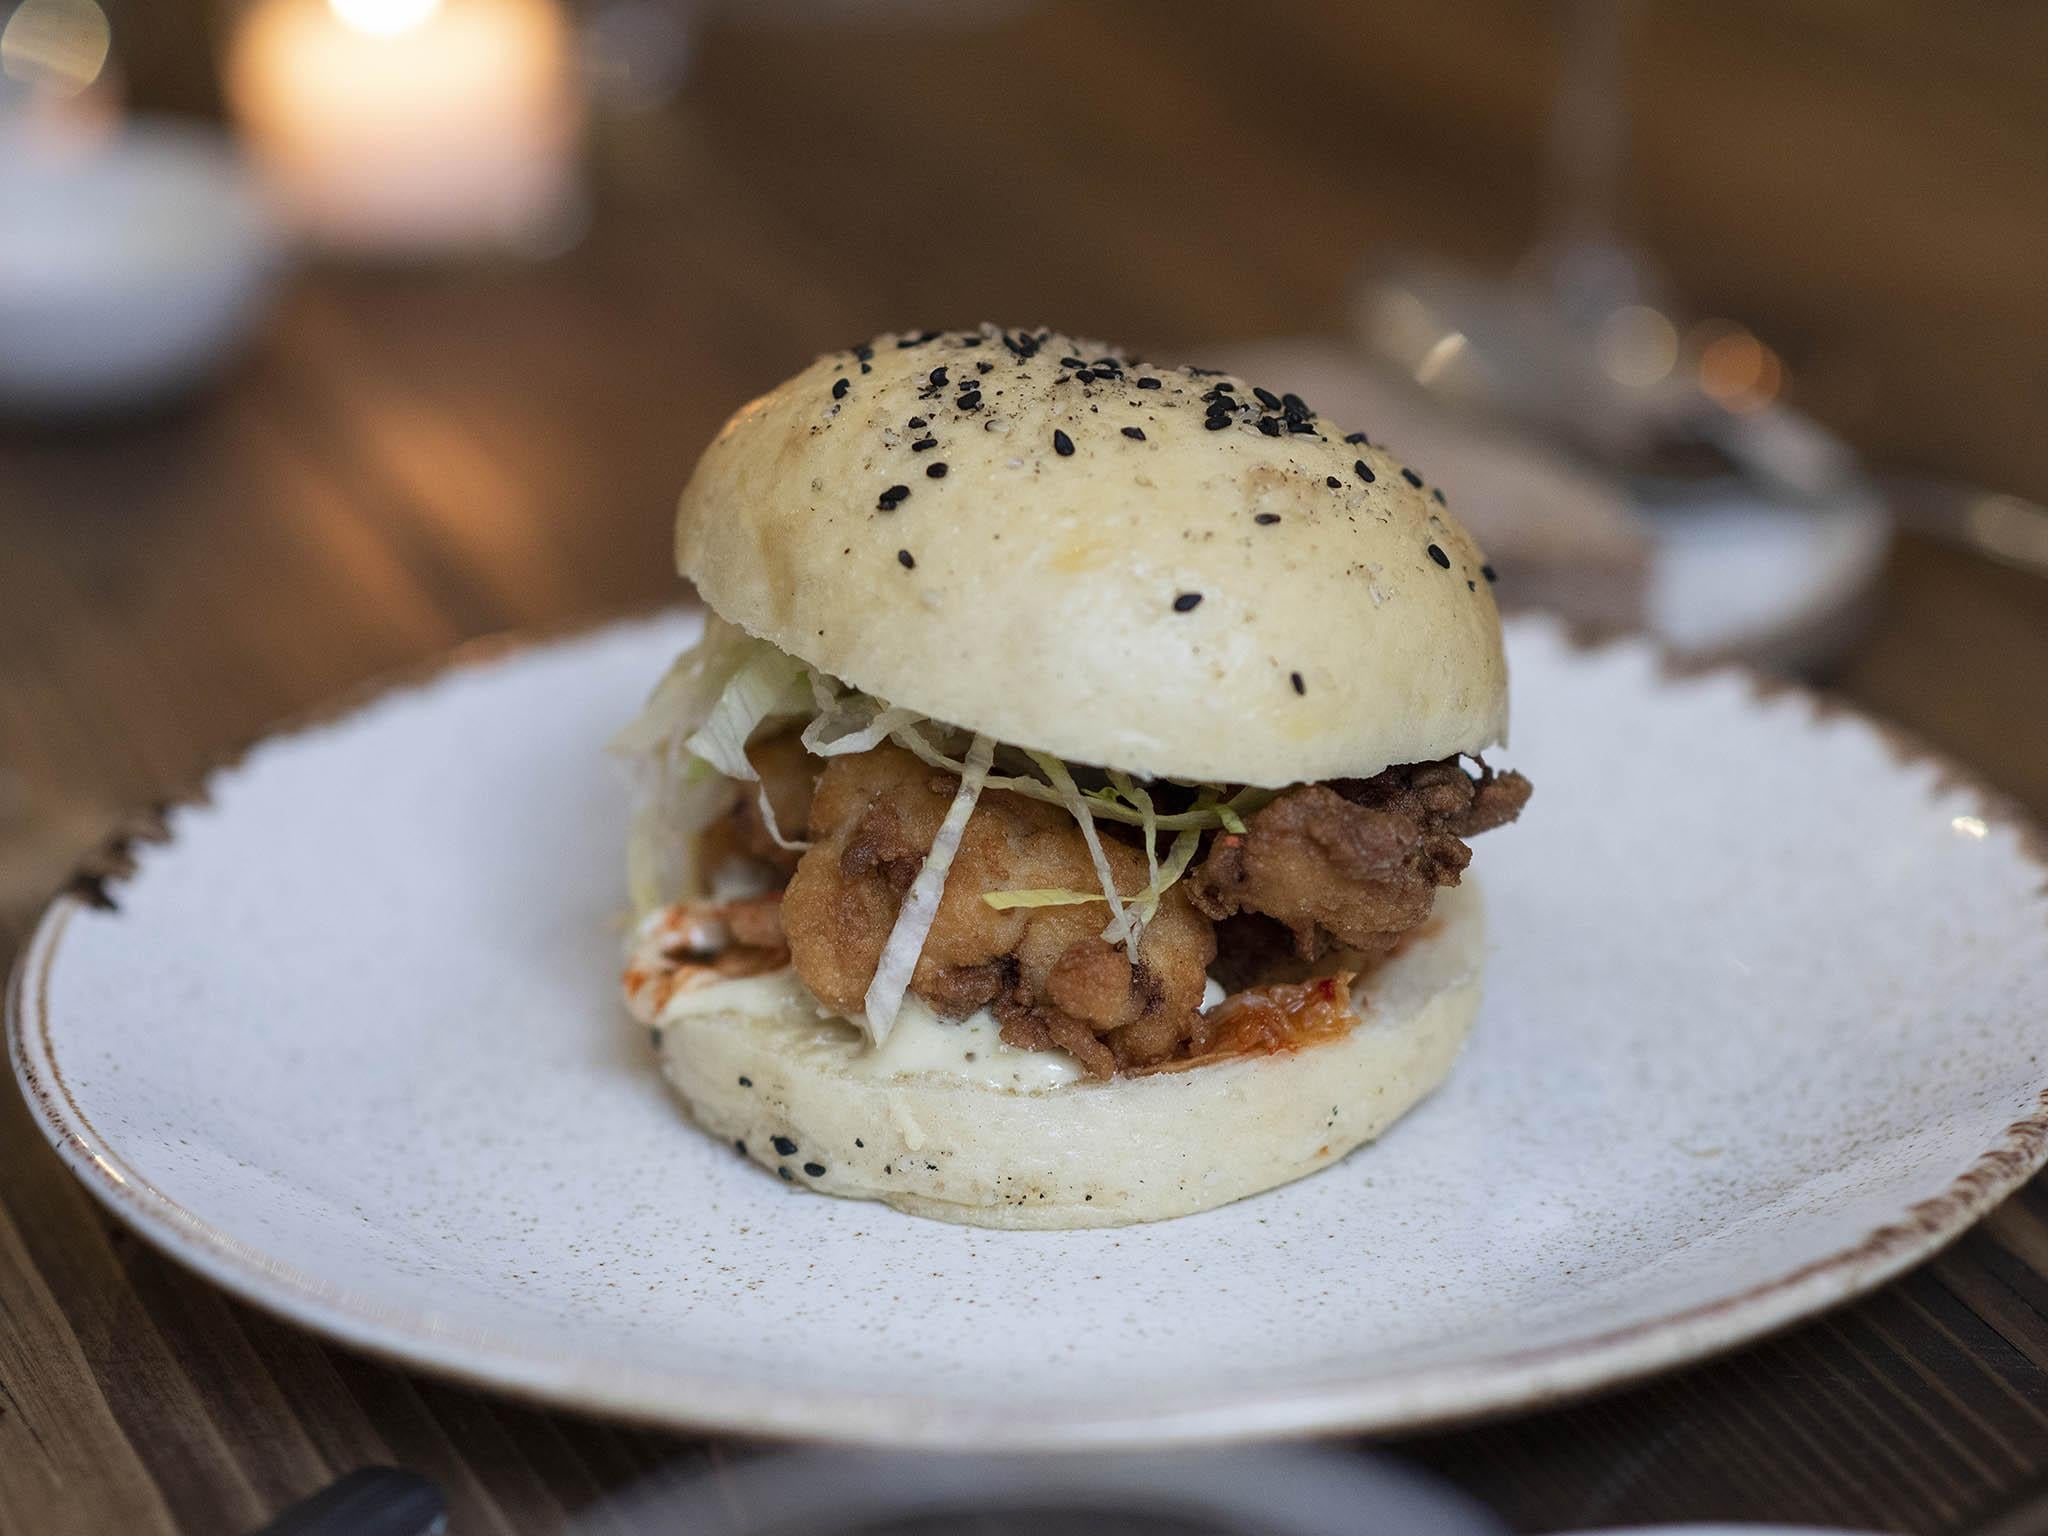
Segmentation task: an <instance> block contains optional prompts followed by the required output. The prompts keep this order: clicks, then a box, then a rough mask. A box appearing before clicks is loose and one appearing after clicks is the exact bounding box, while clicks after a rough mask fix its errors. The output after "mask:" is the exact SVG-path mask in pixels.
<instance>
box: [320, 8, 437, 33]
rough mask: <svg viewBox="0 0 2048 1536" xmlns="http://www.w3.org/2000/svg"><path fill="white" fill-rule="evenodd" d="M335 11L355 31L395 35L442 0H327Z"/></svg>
mask: <svg viewBox="0 0 2048 1536" xmlns="http://www.w3.org/2000/svg"><path fill="white" fill-rule="evenodd" d="M327 4H328V6H329V7H330V8H331V9H332V10H333V12H334V14H335V15H337V16H339V17H340V18H341V19H342V20H343V21H345V22H347V23H348V24H349V25H350V26H352V27H354V28H355V29H356V30H357V31H358V32H368V33H370V34H371V35H372V36H374V37H396V36H398V34H399V33H401V32H410V31H411V30H412V29H413V28H414V27H416V26H418V25H419V24H420V23H421V22H423V21H425V20H426V19H427V18H428V17H429V16H431V15H433V14H434V12H435V11H437V10H439V9H440V8H441V0H327Z"/></svg>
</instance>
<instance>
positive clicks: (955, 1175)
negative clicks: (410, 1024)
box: [661, 882, 1484, 1228]
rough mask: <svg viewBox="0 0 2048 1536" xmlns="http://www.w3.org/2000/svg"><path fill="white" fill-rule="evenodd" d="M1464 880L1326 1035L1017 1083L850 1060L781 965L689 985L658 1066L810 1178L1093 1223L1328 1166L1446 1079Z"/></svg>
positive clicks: (1471, 999) (703, 1108) (930, 1201)
mask: <svg viewBox="0 0 2048 1536" xmlns="http://www.w3.org/2000/svg"><path fill="white" fill-rule="evenodd" d="M1483 943H1484V919H1483V915H1482V909H1481V905H1480V900H1479V894H1478V892H1477V890H1476V889H1475V888H1474V887H1473V886H1472V885H1471V884H1470V883H1469V882H1468V883H1467V884H1466V885H1464V886H1461V887H1458V888H1455V889H1452V890H1446V891H1443V892H1441V893H1439V896H1438V901H1437V908H1436V915H1435V916H1434V917H1432V918H1431V920H1430V922H1429V923H1428V924H1427V925H1426V926H1425V928H1424V929H1423V930H1422V931H1421V933H1420V934H1419V936H1418V937H1416V938H1415V939H1413V940H1411V941H1410V942H1409V943H1408V944H1407V946H1406V947H1405V948H1403V949H1402V950H1401V952H1400V953H1398V954H1397V955H1395V956H1393V957H1392V958H1391V959H1389V960H1387V961H1385V962H1384V963H1383V964H1381V965H1380V966H1379V967H1378V968H1377V969H1376V970H1374V971H1372V972H1370V973H1368V974H1367V975H1366V976H1364V977H1363V978H1362V979H1361V981H1360V982H1359V984H1358V987H1357V988H1356V991H1355V994H1354V997H1355V1001H1356V1003H1357V1006H1358V1009H1359V1012H1360V1015H1361V1022H1360V1023H1359V1024H1358V1025H1357V1026H1356V1027H1355V1028H1353V1029H1352V1030H1351V1032H1350V1033H1349V1034H1348V1035H1346V1036H1344V1037H1343V1038H1342V1039H1339V1040H1334V1041H1330V1042H1328V1043H1325V1044H1319V1045H1312V1046H1308V1047H1305V1048H1303V1049H1301V1050H1297V1051H1289V1052H1281V1053H1278V1054H1275V1055H1271V1056H1258V1057H1241V1058H1236V1059H1232V1060H1227V1061H1219V1062H1215V1063H1212V1064H1210V1065H1207V1066H1199V1067H1193V1068H1190V1069H1188V1070H1186V1071H1181V1072H1162V1073H1155V1074H1153V1075H1151V1076H1147V1077H1135V1078H1116V1079H1113V1080H1112V1081H1110V1082H1106V1083H1095V1082H1078V1083H1071V1084H1067V1085H1064V1086H1059V1087H1053V1088H1044V1089H1038V1090H1035V1091H1028V1092H1027V1091H1017V1090H1014V1089H1005V1088H997V1087H993V1086H990V1085H987V1084H984V1083H979V1082H973V1081H969V1080H966V1079H964V1078H961V1077H956V1076H952V1075H947V1074H940V1073H932V1072H926V1073H916V1074H910V1075H899V1076H879V1075H876V1074H875V1073H874V1072H873V1071H872V1070H866V1071H864V1070H862V1066H861V1062H862V1058H863V1057H864V1056H865V1055H866V1054H867V1048H866V1046H865V1043H864V1041H863V1038H862V1036H861V1035H860V1033H859V1032H858V1031H857V1030H856V1029H855V1028H854V1026H852V1025H850V1024H847V1023H845V1022H844V1021H841V1020H834V1019H829V1018H821V1017H820V1015H819V1011H818V1007H817V1004H816V1003H815V1002H814V1001H813V1000H812V998H811V996H810V993H809V992H808V991H806V990H805V988H804V987H803V985H802V984H801V983H800V982H798V981H797V980H796V978H795V975H794V973H793V972H788V971H784V972H778V973H776V974H775V975H772V976H767V977H759V978H754V979H751V980H749V981H744V982H728V983H723V984H720V985H718V986H714V987H709V988H705V989H703V990H702V991H700V992H696V993H692V994H687V995H686V997H687V1007H684V1008H679V1009H677V1010H675V1011H674V1012H673V1013H672V1015H671V1016H670V1018H669V1019H667V1020H666V1021H665V1022H664V1026H663V1028H662V1041H661V1058H662V1069H663V1071H664V1073H665V1074H666V1075H667V1077H668V1079H669V1081H670V1082H671V1083H672V1084H673V1085H674V1086H675V1088H676V1090H677V1092H678V1093H680V1094H681V1095H682V1098H683V1100H684V1101H685V1103H687V1104H688V1105H689V1108H690V1112H691V1114H692V1115H693V1116H694V1118H695V1119H696V1120H697V1122H698V1123H699V1124H700V1125H701V1126H703V1127H704V1129H705V1130H707V1131H709V1132H711V1133H712V1134H713V1135H715V1136H718V1137H721V1138H723V1139H724V1140H727V1141H730V1142H734V1143H737V1144H739V1145H740V1146H741V1147H743V1148H744V1150H745V1151H746V1153H747V1154H748V1155H749V1156H750V1157H752V1158H754V1159H755V1160H756V1161H757V1162H760V1163H762V1164H763V1165H764V1166H766V1167H769V1168H773V1169H775V1170H777V1171H778V1172H780V1173H782V1175H783V1176H784V1177H785V1178H787V1179H790V1180H791V1181H793V1182H796V1183H800V1184H804V1185H807V1186H809V1187H810V1188H812V1189H815V1190H819V1191H821V1192H823V1193H825V1194H830V1195H843V1196H847V1197H849V1198H853V1199H863V1200H880V1201H883V1202H884V1203H886V1204H888V1205H892V1206H894V1207H895V1208H896V1209H897V1210H900V1211H907V1212H910V1213H911V1214H913V1215H917V1216H930V1217H934V1218H937V1219H938V1220H941V1221H952V1222H961V1223H965V1224H968V1225H972V1226H981V1227H1030V1228H1064V1227H1107V1226H1121V1225H1125V1224H1128V1223H1131V1222H1139V1221H1162V1220H1165V1219H1166V1218H1168V1217H1172V1216H1186V1215H1189V1214H1191V1213H1193V1212H1195V1211H1204V1210H1208V1209H1210V1208H1211V1207H1214V1206H1219V1205H1225V1204H1228V1203H1229V1202H1230V1201H1233V1200H1241V1199H1243V1198H1244V1197H1245V1196H1247V1195H1253V1194H1257V1193H1259V1192H1260V1191H1261V1190H1266V1189H1271V1188H1273V1187H1274V1186H1276V1185H1279V1184H1286V1183H1289V1182H1291V1181H1292V1180H1295V1179H1299V1178H1302V1177H1304V1176H1306V1175H1308V1174H1311V1173H1315V1172H1317V1171H1318V1170H1320V1169H1324V1168H1328V1167H1330V1166H1331V1165H1332V1164H1334V1163H1336V1162H1338V1161H1339V1160H1341V1159H1342V1158H1343V1157H1344V1156H1345V1155H1346V1154H1347V1153H1349V1152H1351V1151H1353V1150H1354V1149H1355V1148H1357V1147H1359V1146H1361V1145H1362V1144H1364V1143H1366V1142H1368V1141H1371V1140H1373V1139H1374V1138H1376V1137H1377V1136H1379V1135H1380V1134H1381V1132H1383V1131H1385V1130H1386V1129H1387V1127H1388V1126H1390V1125H1392V1124H1393V1123H1394V1122H1395V1121H1396V1120H1398V1119H1399V1118H1400V1117H1401V1116H1402V1115H1404V1114H1406V1113H1407V1112H1408V1110H1410V1109H1411V1108H1413V1107H1414V1105H1415V1104H1416V1103H1417V1102H1418V1101H1419V1100H1421V1099H1422V1098H1423V1097H1424V1095H1426V1094H1428V1093H1429V1092H1430V1090H1431V1089H1433V1088H1435V1087H1436V1086H1437V1084H1438V1083H1440V1082H1442V1081H1443V1079H1444V1077H1445V1076H1446V1075H1447V1074H1448V1073H1449V1071H1450V1069H1451V1065H1452V1063H1453V1062H1454V1061H1455V1060H1456V1059H1457V1056H1458V1052H1459V1050H1460V1049H1461V1048H1462V1046H1463V1045H1464V1042H1465V1037H1466V1035H1467V1033H1468V1032H1469V1031H1470V1029H1471V1025H1472V1018H1473V1015H1474V1014H1475V1013H1476V1012H1477V1011H1478V1007H1479V973H1480V967H1481V959H1482V954H1481V951H1482V947H1483Z"/></svg>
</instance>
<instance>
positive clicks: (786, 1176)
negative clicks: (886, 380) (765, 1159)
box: [775, 342, 901, 1184]
mask: <svg viewBox="0 0 2048 1536" xmlns="http://www.w3.org/2000/svg"><path fill="white" fill-rule="evenodd" d="M898 345H899V346H900V345H901V343H900V342H899V343H898ZM775 1171H776V1172H777V1173H778V1174H780V1175H781V1176H782V1181H783V1182H784V1183H785V1184H794V1183H795V1182H796V1175H795V1174H793V1173H791V1172H790V1171H789V1169H787V1168H786V1167H784V1166H783V1165H782V1164H781V1163H777V1164H776V1165H775Z"/></svg>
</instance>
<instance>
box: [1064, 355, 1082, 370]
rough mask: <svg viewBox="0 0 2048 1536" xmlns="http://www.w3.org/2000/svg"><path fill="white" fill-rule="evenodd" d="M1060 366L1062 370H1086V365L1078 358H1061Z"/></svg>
mask: <svg viewBox="0 0 2048 1536" xmlns="http://www.w3.org/2000/svg"><path fill="white" fill-rule="evenodd" d="M1060 366H1061V367H1062V368H1086V367H1087V366H1088V365H1087V364H1086V363H1084V362H1082V361H1081V359H1080V358H1078V357H1063V358H1061V359H1060Z"/></svg>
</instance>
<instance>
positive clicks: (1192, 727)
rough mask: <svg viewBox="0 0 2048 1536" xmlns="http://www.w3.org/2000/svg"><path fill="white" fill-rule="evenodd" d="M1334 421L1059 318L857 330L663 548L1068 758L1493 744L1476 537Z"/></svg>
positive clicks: (1176, 764)
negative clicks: (1015, 325) (1032, 323)
mask: <svg viewBox="0 0 2048 1536" xmlns="http://www.w3.org/2000/svg"><path fill="white" fill-rule="evenodd" d="M1098 360H1105V361H1107V362H1108V363H1109V364H1110V366H1104V367H1100V368H1098V367H1096V366H1092V365H1094V364H1096V363H1097V362H1098ZM1076 364H1088V365H1091V366H1087V367H1077V366H1075V365H1076ZM1147 381H1156V382H1152V383H1148V382H1147ZM1224 386H1228V388H1225V387H1224ZM1205 396H1211V397H1213V398H1211V399H1205V398H1204V397H1205ZM1232 400H1235V401H1238V402H1242V406H1243V408H1241V409H1238V410H1235V411H1232V412H1230V413H1229V415H1228V419H1227V422H1224V424H1222V425H1219V426H1218V427H1217V428H1216V429H1214V430H1212V429H1211V428H1210V427H1209V425H1208V422H1209V421H1210V420H1211V419H1212V418H1216V417H1218V407H1219V406H1227V405H1228V403H1229V402H1230V401H1232ZM1297 427H1298V428H1300V430H1296V428H1297ZM1345 430H1346V429H1345V428H1344V427H1342V426H1339V425H1337V424H1333V423H1329V422H1325V421H1323V420H1322V419H1321V418H1319V417H1316V416H1314V415H1313V414H1312V413H1311V412H1307V411H1306V410H1304V409H1303V408H1302V407H1301V406H1300V402H1298V401H1293V400H1291V399H1288V398H1285V397H1282V396H1280V395H1278V394H1277V393H1269V394H1268V395H1266V396H1265V397H1264V398H1263V399H1262V398H1261V396H1260V395H1259V394H1258V393H1257V392H1256V391H1255V389H1254V386H1253V384H1252V383H1250V382H1247V381H1245V380H1242V379H1236V378H1232V377H1229V376H1225V375H1213V374H1209V373H1205V372H1202V371H1199V370H1194V369H1187V368H1169V367H1162V366H1157V365H1153V364H1144V363H1138V362H1135V361H1133V360H1130V359H1128V358H1118V357H1116V356H1115V355H1114V354H1113V353H1112V352H1111V350H1110V349H1109V348H1106V347H1104V346H1102V345H1101V344H1099V343H1096V342H1088V341H1080V340H1076V339H1074V338H1072V337H1068V336H1064V335H1060V334H1058V333H1056V332H1047V331H1032V332H1028V333H1020V332H1004V331H1000V330H998V329H997V328H995V327H993V326H985V327H983V328H982V329H981V330H979V331H965V332H961V331H953V332H943V333H932V334H927V335H923V336H893V335H892V336H883V337H879V338H877V339H876V341H875V342H874V343H873V344H872V346H869V347H862V348H858V349H856V350H854V351H851V352H839V353H834V354H831V355H829V356H826V357H823V358H820V359H819V360H818V361H817V362H816V363H813V364H812V365H811V366H810V367H809V368H807V369H805V370H804V371H803V372H802V373H800V374H798V375H797V376H796V377H795V378H793V379H791V380H790V381H789V382H787V383H785V384H783V385H782V386H780V387H779V388H777V389H775V390H773V391H771V392H770V393H768V394H766V395H764V396H762V397H761V398H760V399H758V400H756V401H754V402H753V403H752V404H750V405H747V406H746V407H744V408H743V409H741V410H740V411H739V412H738V413H737V414H736V415H735V416H734V417H733V418H732V419H731V420H730V421H729V422H727V423H726V425H725V427H724V429H723V430H722V431H721V432H720V433H719V435H718V438H717V439H716V441H714V442H713V443H712V445H711V446H710V448H709V449H708V450H706V452H705V454H704V456H703V458H702V460H701V461H700V462H699V464H698V466H697V470H696V473H695V474H694V475H693V476H692V477H691V480H690V483H689V485H688V486H687V487H686V488H685V489H684V491H683V496H682V504H681V507H680V509H679V511H678V514H677V522H676V549H677V558H678V562H679V564H680V566H681V568H682V571H683V574H685V575H686V576H688V577H689V578H690V579H691V580H692V581H694V582H695V583H696V584H697V588H698V590H699V591H700V592H701V593H702V594H703V597H704V599H705V601H706V602H708V603H709V604H710V605H711V607H712V608H713V609H715V610H716V611H717V612H718V613H720V614H722V615H723V616H724V617H725V618H727V619H729V620H731V621H733V622H734V623H736V624H739V625H741V626H742V627H743V628H745V629H747V630H749V631H750V632H752V633H753V634H755V635H758V636H760V637H762V638H764V639H767V640H769V641H771V642H773V643H774V644H775V645H777V646H780V647H781V648H782V649H783V650H785V651H788V652H790V653H791V654H793V655H796V656H799V657H801V658H803V659H804V660H805V661H808V662H810V663H811V664H812V665H813V666H816V667H818V668H820V669H822V670H824V671H826V672H830V673H833V674H836V675H837V676H839V677H841V678H843V679H845V680H846V681H847V682H849V683H851V684H853V685H854V686H855V687H858V688H860V689H863V690H865V691H866V692H869V693H872V694H876V695H879V696H880V697H883V698H885V699H888V700H889V701H890V702H892V703H895V704H900V705H904V706H906V707H909V708H912V709H916V710H919V711H921V712H923V713H925V714H928V715H931V716H934V717H936V718H939V719H942V720H946V721H950V722H952V723H953V724H956V725H962V726H967V727H970V728H973V729H975V730H979V731H984V732H987V733H988V734H990V735H992V736H994V737H996V738H997V739H999V740H1001V741H1004V742H1009V743H1012V744H1015V745H1018V746H1024V747H1032V748H1036V749H1038V750H1041V751H1047V752H1052V753H1056V754H1058V755H1059V756H1061V757H1064V758H1067V759H1068V760H1070V761H1074V762H1081V763H1093V764H1097V765H1101V766H1106V767H1115V768H1121V769H1125V770H1128V771H1131V772H1135V773H1140V774H1144V775H1148V776H1152V777H1167V778H1177V779H1183V780H1213V781H1227V782H1234V783H1244V784H1257V785H1267V786H1280V785H1285V784H1292V783H1297V782H1303V781H1314V780H1318V779H1329V778H1339V777H1351V776H1365V775H1370V774H1373V773H1376V772H1378V771H1379V770H1380V769H1382V768H1384V767H1386V766H1387V765H1389V764H1391V763H1405V762H1418V761H1424V760H1428V759H1434V758H1441V757H1448V756H1450V755H1452V754H1453V753H1459V752H1468V753H1472V752H1478V751H1480V750H1482V749H1484V748H1486V747H1488V746H1491V745H1493V744H1495V743H1497V742H1500V741H1503V740H1504V739H1505V735H1506V730H1507V668H1506V664H1505V662H1504V660H1503V659H1502V655H1501V638H1500V621H1499V618H1498V616H1497V615H1496V613H1495V611H1494V605H1493V598H1492V594H1491V593H1490V591H1489V590H1488V586H1489V578H1490V575H1491V573H1490V571H1489V569H1488V568H1487V567H1486V565H1485V557H1484V556H1483V555H1481V553H1480V551H1479V549H1478V547H1477V546H1476V545H1475V544H1474V543H1473V542H1472V540H1471V538H1470V537H1469V536H1468V535H1467V534H1466V533H1465V531H1464V530H1463V529H1462V528H1460V527H1459V526H1458V524H1457V523H1456V522H1455V521H1454V520H1453V519H1452V517H1451V516H1450V514H1449V512H1448V511H1447V510H1446V509H1445V508H1444V507H1443V506H1442V505H1441V504H1440V502H1439V501H1438V499H1437V498H1436V497H1435V496H1434V494H1433V493H1432V492H1431V491H1430V490H1429V489H1428V487H1427V486H1426V484H1425V483H1424V482H1423V481H1422V479H1421V477H1420V476H1415V477H1414V478H1413V480H1412V481H1411V480H1410V479H1409V478H1408V477H1407V476H1406V475H1405V473H1404V470H1403V468H1402V466H1401V464H1400V463H1399V462H1398V461H1396V460H1395V459H1394V458H1393V457H1391V456H1390V455H1389V454H1388V453H1386V452H1385V451H1384V450H1383V449H1381V448H1379V447H1377V446H1368V445H1367V444H1365V443H1363V442H1353V441H1348V440H1347V438H1346V435H1345ZM920 445H923V446H920ZM940 466H943V470H942V471H940ZM935 473H936V474H939V475H940V476H941V477H937V478H935V477H934V476H935ZM1368 477H1370V478H1369V479H1368ZM898 491H901V492H903V493H904V494H900V495H899V494H895V493H896V492H898ZM1174 1091H1179V1090H1174Z"/></svg>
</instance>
